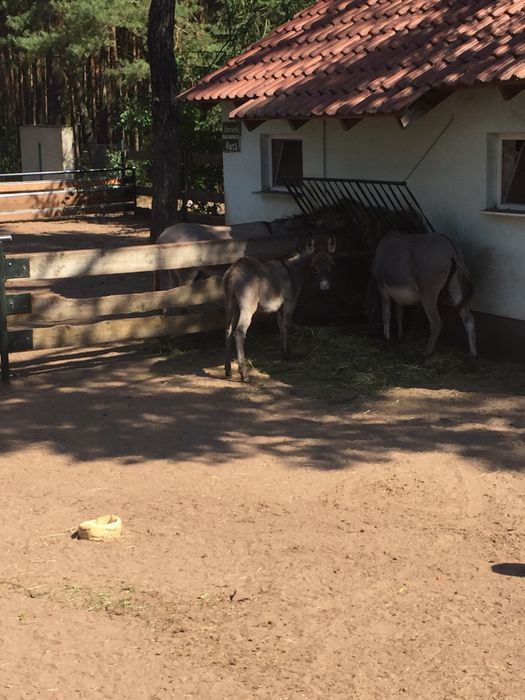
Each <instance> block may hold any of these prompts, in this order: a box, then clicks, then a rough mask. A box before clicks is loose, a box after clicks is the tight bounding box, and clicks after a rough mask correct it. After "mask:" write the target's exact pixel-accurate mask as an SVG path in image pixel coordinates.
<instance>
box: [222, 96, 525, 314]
mask: <svg viewBox="0 0 525 700" xmlns="http://www.w3.org/2000/svg"><path fill="white" fill-rule="evenodd" d="M226 110H227V106H225V111H226ZM505 132H512V133H521V134H524V137H525V91H524V92H522V93H520V94H518V95H517V96H516V97H515V98H514V99H512V100H510V101H504V100H503V98H502V97H501V94H500V92H499V91H498V90H497V89H496V88H492V87H485V88H475V89H469V90H463V91H459V92H457V93H455V94H453V95H452V96H451V97H449V98H448V99H447V100H445V101H444V102H442V103H441V104H440V105H438V107H436V108H435V109H434V110H432V112H430V113H429V114H427V115H426V116H424V117H422V118H420V119H418V120H417V121H415V122H414V123H413V124H410V125H409V126H408V127H407V128H406V129H401V127H400V126H399V124H398V123H397V120H395V119H394V118H388V117H376V118H368V119H364V120H363V121H361V122H360V123H359V124H358V125H357V126H355V127H354V128H353V129H351V130H350V131H344V130H343V128H342V126H341V124H340V122H339V121H337V120H330V119H329V120H326V127H325V138H324V139H323V121H322V120H313V121H311V122H309V123H307V124H306V125H304V126H303V127H301V128H300V129H299V130H298V131H295V132H294V131H292V129H291V128H290V127H289V125H288V124H287V122H285V121H273V122H272V121H270V122H265V123H264V124H262V125H261V126H260V127H258V128H257V129H255V130H254V131H252V132H248V131H247V130H246V128H245V127H244V125H243V130H242V135H241V152H240V153H231V154H225V155H224V178H225V191H226V215H227V220H228V222H230V223H240V222H244V221H253V220H257V219H265V220H272V219H274V218H277V217H279V216H286V215H288V214H296V213H298V209H297V207H296V205H295V203H294V202H293V200H292V199H291V198H290V197H289V196H287V195H280V194H261V193H260V190H261V136H264V135H265V134H279V135H290V134H294V135H298V136H301V137H302V140H303V159H304V175H305V176H312V177H323V176H326V177H347V178H351V177H354V178H370V179H389V180H406V181H407V182H408V185H409V187H410V188H411V190H412V191H413V193H414V195H415V196H416V198H417V199H418V201H419V203H420V204H421V206H422V208H423V210H424V212H425V214H426V215H427V217H428V218H429V220H430V221H431V222H432V225H433V226H434V228H435V229H436V230H438V231H442V232H444V233H446V234H447V235H449V236H450V237H452V238H454V239H455V240H457V241H458V243H459V244H460V245H461V247H462V249H463V251H464V253H465V257H466V258H467V262H468V264H469V267H470V268H471V270H472V272H473V275H474V280H475V286H476V293H475V298H474V300H473V306H474V308H475V309H477V310H479V311H484V312H487V313H493V314H498V315H501V316H508V317H510V318H517V319H521V320H525V213H524V214H523V215H519V214H516V215H509V216H506V215H505V216H502V215H495V214H487V213H482V210H483V209H485V208H486V207H487V206H493V205H494V204H495V202H494V201H492V200H491V196H490V193H489V194H488V189H490V188H489V187H488V183H490V182H491V180H492V179H493V177H494V173H493V172H492V168H491V164H490V163H489V162H488V161H489V160H490V159H489V156H488V150H489V149H488V140H489V135H490V134H494V133H505ZM440 134H441V136H440ZM438 136H439V138H438V140H437V141H436V143H434V145H433V146H432V144H433V142H434V141H435V139H436V138H437V137H438ZM323 141H324V142H325V143H323ZM430 146H432V148H431V150H430V151H429V152H428V153H427V154H426V156H425V157H424V158H423V160H422V161H421V162H420V163H419V165H418V166H417V167H416V169H415V170H414V167H415V166H416V164H417V163H418V161H419V160H420V159H421V157H422V156H424V154H425V153H426V151H427V149H429V147H430Z"/></svg>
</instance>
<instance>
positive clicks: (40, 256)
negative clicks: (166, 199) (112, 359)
mask: <svg viewBox="0 0 525 700" xmlns="http://www.w3.org/2000/svg"><path fill="white" fill-rule="evenodd" d="M301 237H302V236H301V235H296V234H294V235H289V236H278V237H274V238H269V237H264V238H253V239H249V240H236V241H232V240H227V241H223V240H222V241H199V242H195V243H171V244H164V245H140V246H128V247H121V248H112V249H90V250H68V251H58V252H50V253H30V254H29V255H24V254H15V255H8V256H4V253H3V250H2V242H1V241H0V330H2V329H3V331H2V333H1V340H2V345H1V347H2V378H3V379H4V380H8V379H9V352H23V351H26V350H41V349H51V348H59V347H84V346H89V345H97V344H100V343H109V342H122V341H129V340H132V339H136V340H137V339H139V340H140V339H145V338H153V337H159V336H166V335H183V334H187V333H198V332H203V331H210V330H215V329H219V328H221V327H222V325H223V321H224V312H223V310H222V308H221V306H220V302H221V300H222V285H221V279H220V277H217V276H213V277H210V278H209V279H207V280H203V281H199V282H196V283H194V284H193V285H187V286H182V287H176V288H175V289H171V290H166V291H160V292H153V291H152V292H141V293H130V294H118V295H112V296H100V297H93V298H89V299H82V301H81V303H79V300H78V299H72V298H64V297H62V296H60V295H57V294H54V293H50V292H38V291H37V292H35V291H32V292H30V293H28V292H24V293H17V294H8V293H7V294H6V290H5V281H6V280H10V279H17V280H20V279H27V280H55V279H64V278H76V277H86V276H93V275H113V274H122V273H133V272H150V271H151V272H157V271H159V270H165V269H174V270H177V269H185V268H189V267H214V266H221V265H227V264H229V263H232V262H234V261H235V260H237V259H238V258H239V257H241V256H243V255H252V256H255V257H258V258H261V259H265V258H273V257H280V256H285V255H288V254H289V253H291V252H292V251H293V250H294V249H295V248H296V247H297V245H298V244H299V242H300V239H301ZM152 277H153V276H152ZM152 281H153V280H152ZM7 291H9V290H7ZM177 307H185V308H186V309H189V313H186V314H183V315H173V316H171V315H164V314H162V313H161V310H162V309H165V308H175V309H176V308H177ZM155 312H158V313H157V314H155ZM138 314H142V315H138ZM144 314H149V315H144ZM152 314H155V315H152ZM115 317H117V318H115Z"/></svg>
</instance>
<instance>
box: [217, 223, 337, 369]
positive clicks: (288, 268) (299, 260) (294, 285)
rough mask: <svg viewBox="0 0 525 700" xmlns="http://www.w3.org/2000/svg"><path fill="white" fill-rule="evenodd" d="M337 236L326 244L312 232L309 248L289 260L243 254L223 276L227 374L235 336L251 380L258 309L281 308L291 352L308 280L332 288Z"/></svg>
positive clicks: (286, 352) (284, 345) (283, 334)
mask: <svg viewBox="0 0 525 700" xmlns="http://www.w3.org/2000/svg"><path fill="white" fill-rule="evenodd" d="M335 247H336V241H335V237H334V236H330V237H328V240H327V242H326V240H325V245H321V243H320V239H319V240H317V239H314V238H313V237H312V236H309V237H308V239H307V241H306V248H305V250H304V251H303V252H301V253H297V254H296V255H294V256H293V257H291V258H288V259H287V260H269V261H267V262H261V261H260V260H256V259H255V258H248V257H245V258H240V259H239V260H237V261H236V262H234V263H233V265H231V266H230V267H229V268H228V270H227V271H226V273H225V275H224V279H223V284H224V296H225V303H226V361H225V364H224V370H225V375H226V377H231V374H232V369H231V355H232V341H233V338H234V337H235V345H236V347H237V362H238V365H239V373H240V375H241V380H242V381H243V382H247V381H249V378H248V369H247V367H246V360H245V357H244V341H245V339H246V333H247V331H248V328H249V327H250V324H251V322H252V317H253V315H254V313H255V312H256V311H264V312H266V313H271V312H277V321H278V324H279V332H280V335H281V342H282V348H283V354H284V357H285V358H288V357H289V355H290V348H289V341H288V337H289V333H290V324H291V320H292V315H293V312H294V311H295V307H296V306H297V300H298V298H299V294H300V292H301V289H302V288H303V286H304V284H305V283H306V281H307V280H309V279H310V278H311V277H316V278H317V279H318V280H319V288H320V289H323V290H326V289H329V288H330V282H329V281H328V275H329V273H330V270H331V269H332V268H333V266H334V259H333V258H332V253H334V252H335Z"/></svg>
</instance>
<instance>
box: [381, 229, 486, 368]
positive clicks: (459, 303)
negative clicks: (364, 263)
mask: <svg viewBox="0 0 525 700" xmlns="http://www.w3.org/2000/svg"><path fill="white" fill-rule="evenodd" d="M372 275H373V277H374V278H375V280H376V282H377V286H378V290H379V294H380V295H381V301H382V317H383V333H384V336H385V338H386V339H387V340H390V306H391V300H393V301H394V302H395V304H396V316H397V325H398V331H399V337H400V338H401V337H402V336H403V307H405V306H411V305H413V304H418V303H421V305H422V306H423V309H424V311H425V313H426V315H427V318H428V322H429V324H430V337H429V339H428V342H427V345H426V348H425V353H426V355H431V354H432V352H433V351H434V347H435V345H436V341H437V339H438V336H439V334H440V332H441V327H442V321H441V316H440V313H439V310H438V299H439V296H440V294H441V293H442V292H443V291H445V292H447V293H448V296H449V297H450V300H451V301H452V304H453V306H454V307H455V308H456V309H457V310H458V312H459V315H460V316H461V320H462V321H463V325H464V326H465V330H466V332H467V337H468V344H469V351H470V354H471V355H472V356H473V357H477V354H478V351H477V347H476V332H475V326H474V318H473V316H472V314H471V313H470V309H469V307H468V305H467V302H468V300H469V298H470V296H471V295H472V282H471V276H470V273H469V271H468V269H467V267H466V265H465V261H464V260H463V255H462V254H461V252H460V250H459V249H458V248H457V246H456V245H455V243H453V242H452V241H451V240H450V239H449V238H447V236H444V235H443V234H440V233H425V234H421V235H418V234H409V233H404V232H402V231H390V232H389V233H387V234H386V235H385V236H384V237H383V238H382V239H381V241H380V242H379V245H378V246H377V249H376V252H375V255H374V259H373V262H372Z"/></svg>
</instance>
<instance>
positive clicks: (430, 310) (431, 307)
mask: <svg viewBox="0 0 525 700" xmlns="http://www.w3.org/2000/svg"><path fill="white" fill-rule="evenodd" d="M421 303H422V304H423V309H424V310H425V313H426V315H427V318H428V323H429V324H430V337H429V339H428V342H427V345H426V348H425V355H426V356H427V357H430V355H432V353H433V352H434V348H435V346H436V341H437V339H438V338H439V334H440V333H441V328H442V326H443V323H442V321H441V316H440V313H439V310H438V304H437V296H435V295H432V296H426V297H425V296H422V297H421Z"/></svg>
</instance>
